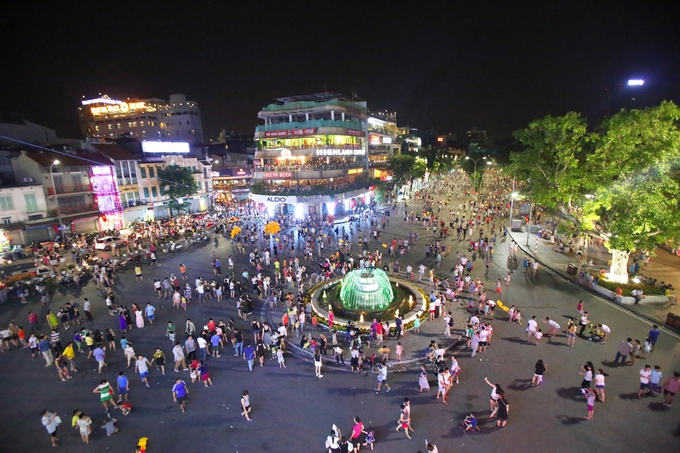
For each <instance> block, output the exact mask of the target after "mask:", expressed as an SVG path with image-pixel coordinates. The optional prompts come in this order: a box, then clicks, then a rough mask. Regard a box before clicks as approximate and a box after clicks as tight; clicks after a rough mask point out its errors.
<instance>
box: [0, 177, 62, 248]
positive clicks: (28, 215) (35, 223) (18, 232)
mask: <svg viewBox="0 0 680 453" xmlns="http://www.w3.org/2000/svg"><path fill="white" fill-rule="evenodd" d="M47 217H48V214H47V201H46V200H45V190H44V189H43V186H41V185H36V184H31V185H23V186H14V187H2V188H0V221H2V223H1V224H0V247H4V246H7V245H10V243H11V244H12V245H14V244H28V243H31V242H33V241H49V240H51V239H52V238H53V237H54V229H53V228H52V225H51V224H48V223H46V222H45V220H44V219H46V218H47ZM10 239H11V240H10ZM3 242H6V243H4V244H3Z"/></svg>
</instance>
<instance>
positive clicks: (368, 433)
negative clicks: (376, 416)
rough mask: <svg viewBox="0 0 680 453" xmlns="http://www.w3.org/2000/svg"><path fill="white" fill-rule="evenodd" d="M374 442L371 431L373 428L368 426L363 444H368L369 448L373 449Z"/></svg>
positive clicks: (373, 433) (373, 435)
mask: <svg viewBox="0 0 680 453" xmlns="http://www.w3.org/2000/svg"><path fill="white" fill-rule="evenodd" d="M374 443H375V431H373V428H368V431H366V442H364V446H366V445H370V446H371V450H373V444H374Z"/></svg>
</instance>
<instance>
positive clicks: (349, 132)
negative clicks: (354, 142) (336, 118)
mask: <svg viewBox="0 0 680 453" xmlns="http://www.w3.org/2000/svg"><path fill="white" fill-rule="evenodd" d="M345 135H351V136H352V137H363V136H364V132H363V131H355V130H354V129H345Z"/></svg>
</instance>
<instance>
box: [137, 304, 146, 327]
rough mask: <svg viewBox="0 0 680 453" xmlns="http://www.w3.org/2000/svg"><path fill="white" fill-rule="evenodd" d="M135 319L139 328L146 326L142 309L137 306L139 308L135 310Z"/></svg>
mask: <svg viewBox="0 0 680 453" xmlns="http://www.w3.org/2000/svg"><path fill="white" fill-rule="evenodd" d="M135 320H136V322H137V328H138V329H141V328H143V327H144V316H143V313H142V310H140V309H139V307H137V310H135Z"/></svg>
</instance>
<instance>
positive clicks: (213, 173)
mask: <svg viewBox="0 0 680 453" xmlns="http://www.w3.org/2000/svg"><path fill="white" fill-rule="evenodd" d="M219 176H220V172H219V171H214V172H212V177H213V178H217V177H219Z"/></svg>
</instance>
